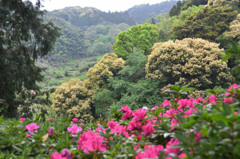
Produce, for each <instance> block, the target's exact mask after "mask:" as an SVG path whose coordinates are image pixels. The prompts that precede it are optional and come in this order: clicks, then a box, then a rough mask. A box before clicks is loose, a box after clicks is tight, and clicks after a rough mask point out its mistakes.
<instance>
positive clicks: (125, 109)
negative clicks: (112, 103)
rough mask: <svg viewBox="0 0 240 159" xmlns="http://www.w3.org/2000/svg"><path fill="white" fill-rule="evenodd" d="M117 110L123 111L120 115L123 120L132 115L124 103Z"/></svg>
mask: <svg viewBox="0 0 240 159" xmlns="http://www.w3.org/2000/svg"><path fill="white" fill-rule="evenodd" d="M119 111H124V114H123V116H122V119H123V120H126V119H129V118H131V117H132V114H133V111H132V110H131V108H129V107H128V106H127V105H124V106H123V107H122V108H121V109H120V110H119Z"/></svg>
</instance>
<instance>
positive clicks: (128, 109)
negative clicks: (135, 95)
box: [119, 105, 132, 112]
mask: <svg viewBox="0 0 240 159" xmlns="http://www.w3.org/2000/svg"><path fill="white" fill-rule="evenodd" d="M119 111H124V112H128V111H132V110H131V108H129V107H128V106H127V105H124V106H122V108H121V109H120V110H119Z"/></svg>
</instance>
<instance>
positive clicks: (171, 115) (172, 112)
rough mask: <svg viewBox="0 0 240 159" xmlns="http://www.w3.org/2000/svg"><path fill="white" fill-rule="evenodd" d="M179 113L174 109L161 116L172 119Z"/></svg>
mask: <svg viewBox="0 0 240 159" xmlns="http://www.w3.org/2000/svg"><path fill="white" fill-rule="evenodd" d="M178 113H179V111H178V110H175V109H174V108H171V109H169V110H168V111H167V112H166V113H165V114H164V115H163V116H166V117H170V118H174V114H178Z"/></svg>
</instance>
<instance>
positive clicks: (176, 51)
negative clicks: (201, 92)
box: [146, 38, 233, 89]
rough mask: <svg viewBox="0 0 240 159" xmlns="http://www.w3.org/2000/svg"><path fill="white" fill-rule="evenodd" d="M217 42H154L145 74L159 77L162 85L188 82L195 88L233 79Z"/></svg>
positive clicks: (215, 84) (193, 40) (201, 40)
mask: <svg viewBox="0 0 240 159" xmlns="http://www.w3.org/2000/svg"><path fill="white" fill-rule="evenodd" d="M218 46H219V45H218V44H216V43H213V42H209V41H207V40H203V39H200V38H198V39H191V38H186V39H183V40H176V41H175V42H173V41H168V42H165V43H156V44H154V46H153V48H152V49H153V51H152V53H151V54H150V55H149V57H148V63H147V65H146V71H147V75H146V77H147V78H153V79H159V80H161V82H162V83H163V85H169V84H175V83H176V82H178V83H180V84H190V86H192V87H195V88H198V89H206V88H213V87H214V86H227V85H230V83H231V82H232V80H233V77H232V75H231V74H230V69H229V68H228V67H227V63H226V62H221V59H222V57H223V56H224V55H225V54H224V53H223V52H222V50H220V49H219V48H218Z"/></svg>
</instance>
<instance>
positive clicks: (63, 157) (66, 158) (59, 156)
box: [51, 149, 74, 159]
mask: <svg viewBox="0 0 240 159" xmlns="http://www.w3.org/2000/svg"><path fill="white" fill-rule="evenodd" d="M72 157H74V156H73V154H71V153H70V152H68V150H67V149H64V150H63V152H62V153H57V152H54V153H53V154H52V155H51V159H71V158H72Z"/></svg>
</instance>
